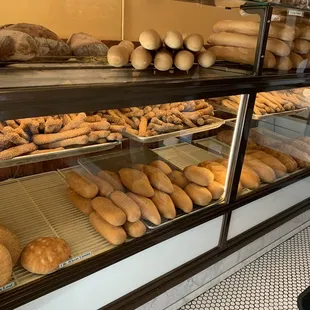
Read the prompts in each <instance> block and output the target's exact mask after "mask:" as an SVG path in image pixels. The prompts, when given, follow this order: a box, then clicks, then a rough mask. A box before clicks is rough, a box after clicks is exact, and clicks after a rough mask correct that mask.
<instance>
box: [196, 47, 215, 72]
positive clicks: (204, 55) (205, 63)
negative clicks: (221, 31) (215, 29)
mask: <svg viewBox="0 0 310 310" xmlns="http://www.w3.org/2000/svg"><path fill="white" fill-rule="evenodd" d="M196 58H197V62H198V63H199V65H200V66H201V67H203V68H209V67H211V66H212V65H213V64H214V63H215V61H216V57H215V55H214V54H213V53H211V52H210V51H200V52H198V53H197V56H196Z"/></svg>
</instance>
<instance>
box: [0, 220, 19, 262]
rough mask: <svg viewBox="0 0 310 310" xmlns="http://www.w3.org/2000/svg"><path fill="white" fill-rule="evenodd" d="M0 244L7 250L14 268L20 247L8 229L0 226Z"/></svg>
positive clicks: (16, 238)
mask: <svg viewBox="0 0 310 310" xmlns="http://www.w3.org/2000/svg"><path fill="white" fill-rule="evenodd" d="M0 243H2V244H3V245H4V246H5V247H6V248H7V249H8V250H9V252H10V254H11V257H12V263H13V266H15V265H16V263H17V261H18V259H19V256H20V253H21V246H20V241H19V239H18V237H17V236H16V235H15V234H14V233H12V232H11V231H10V230H9V229H8V228H6V227H5V226H2V225H0Z"/></svg>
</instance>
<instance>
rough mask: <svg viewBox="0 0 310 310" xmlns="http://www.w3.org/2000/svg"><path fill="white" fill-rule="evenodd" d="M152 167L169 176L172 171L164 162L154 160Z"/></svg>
mask: <svg viewBox="0 0 310 310" xmlns="http://www.w3.org/2000/svg"><path fill="white" fill-rule="evenodd" d="M151 166H154V167H157V168H159V169H160V170H161V171H162V172H163V173H164V174H167V175H168V174H169V173H170V172H171V171H172V170H171V168H170V167H169V165H168V164H166V163H165V162H164V161H162V160H154V161H152V162H151Z"/></svg>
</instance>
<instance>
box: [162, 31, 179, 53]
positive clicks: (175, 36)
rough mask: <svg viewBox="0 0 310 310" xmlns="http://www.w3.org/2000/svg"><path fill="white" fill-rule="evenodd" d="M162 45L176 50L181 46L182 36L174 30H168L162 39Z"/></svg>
mask: <svg viewBox="0 0 310 310" xmlns="http://www.w3.org/2000/svg"><path fill="white" fill-rule="evenodd" d="M164 43H165V45H166V46H168V47H170V48H172V49H175V50H178V49H180V48H182V46H183V37H182V34H181V33H180V32H179V31H176V30H169V31H168V32H167V33H166V35H165V37H164Z"/></svg>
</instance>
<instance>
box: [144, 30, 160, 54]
mask: <svg viewBox="0 0 310 310" xmlns="http://www.w3.org/2000/svg"><path fill="white" fill-rule="evenodd" d="M139 42H140V44H141V45H142V46H143V47H144V48H145V49H147V50H150V51H155V50H157V49H159V48H160V46H161V43H162V42H161V39H160V36H159V34H158V33H157V32H156V31H155V30H154V29H149V30H145V31H143V32H142V33H141V34H140V36H139Z"/></svg>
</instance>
